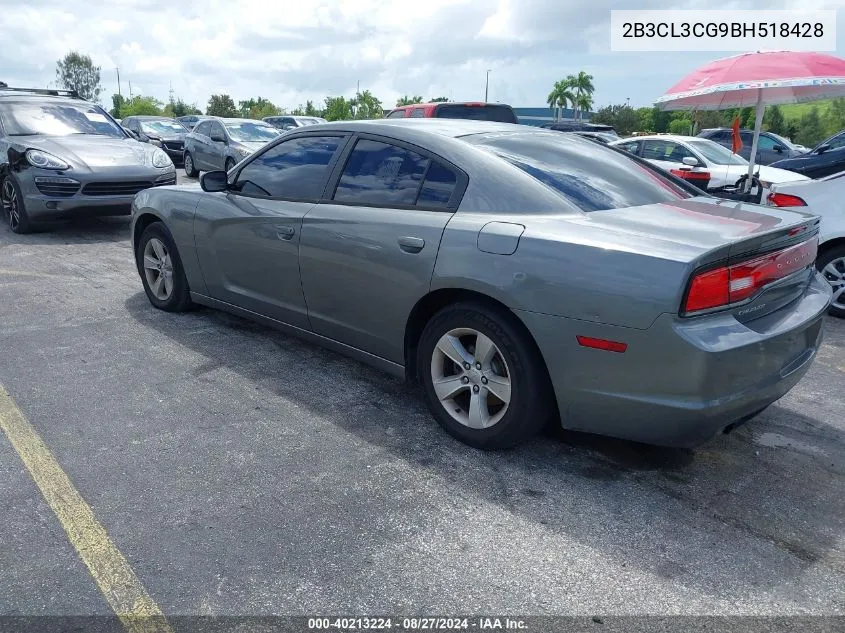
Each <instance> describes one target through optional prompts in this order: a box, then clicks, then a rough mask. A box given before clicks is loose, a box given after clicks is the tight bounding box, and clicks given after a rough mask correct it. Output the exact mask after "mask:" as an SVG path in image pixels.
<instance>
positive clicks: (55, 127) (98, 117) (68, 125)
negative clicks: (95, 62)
mask: <svg viewBox="0 0 845 633" xmlns="http://www.w3.org/2000/svg"><path fill="white" fill-rule="evenodd" d="M0 120H2V121H3V126H4V127H5V128H6V133H7V134H8V135H9V136H69V135H71V134H97V135H100V136H112V137H115V138H126V134H125V133H124V132H123V130H121V129H120V127H118V126H117V124H116V123H114V122H113V121H111V120H110V119H109V118H108V117H107V116H106V115H105V113H104V112H103V111H102V110H101V109H100V108H99V107H97V106H95V105H94V104H91V103H83V102H75V101H71V100H68V101H58V100H56V101H54V100H46V99H45V100H44V101H37V100H34V99H33V100H29V99H28V100H26V101H23V100H21V101H6V100H5V99H4V100H3V101H2V102H0Z"/></svg>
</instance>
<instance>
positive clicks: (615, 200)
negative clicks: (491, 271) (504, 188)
mask: <svg viewBox="0 0 845 633" xmlns="http://www.w3.org/2000/svg"><path fill="white" fill-rule="evenodd" d="M463 140H465V141H467V142H468V143H471V144H473V145H476V146H478V147H480V148H482V149H484V150H486V151H489V152H491V153H493V154H496V155H498V156H499V157H500V158H502V159H504V160H506V161H507V162H509V163H510V164H511V165H514V166H516V167H518V168H519V169H521V170H522V171H524V172H525V173H526V174H528V175H530V176H533V177H534V178H535V179H536V180H537V181H538V183H542V184H543V185H545V186H546V187H548V188H550V189H552V190H554V191H555V192H557V193H558V194H559V195H561V196H562V197H564V198H565V199H566V200H567V201H569V202H570V203H572V204H574V205H575V206H577V207H578V208H580V209H581V210H582V211H603V210H607V209H621V208H625V207H638V206H642V205H647V204H657V203H661V202H674V201H677V200H682V199H685V198H690V197H692V195H693V194H692V193H691V192H690V191H689V190H687V189H684V188H682V187H681V186H680V185H678V184H676V183H675V182H674V181H673V180H670V179H669V178H667V177H666V176H664V175H662V174H661V172H660V170H659V169H657V168H652V167H649V166H646V165H643V164H641V163H639V162H637V161H635V160H633V159H631V158H629V157H628V156H626V155H625V154H623V153H621V152H619V151H616V150H613V149H611V148H609V147H607V146H605V145H600V144H598V143H593V142H591V141H588V140H587V139H582V138H578V137H570V136H568V135H567V136H564V135H561V134H555V133H552V132H539V133H528V134H526V133H524V132H517V133H507V134H501V133H499V134H475V135H471V136H465V137H463Z"/></svg>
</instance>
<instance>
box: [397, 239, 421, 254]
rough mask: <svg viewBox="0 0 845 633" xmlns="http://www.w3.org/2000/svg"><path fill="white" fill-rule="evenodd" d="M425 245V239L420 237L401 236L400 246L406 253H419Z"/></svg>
mask: <svg viewBox="0 0 845 633" xmlns="http://www.w3.org/2000/svg"><path fill="white" fill-rule="evenodd" d="M424 246H425V240H424V239H422V238H419V237H400V238H399V248H401V249H402V250H403V251H405V252H406V253H419V252H420V251H421V250H422V249H423V247H424Z"/></svg>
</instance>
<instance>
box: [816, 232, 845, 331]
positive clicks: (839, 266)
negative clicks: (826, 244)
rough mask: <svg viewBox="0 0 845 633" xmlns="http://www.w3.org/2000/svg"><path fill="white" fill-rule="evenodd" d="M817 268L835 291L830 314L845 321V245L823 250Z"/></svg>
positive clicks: (817, 261)
mask: <svg viewBox="0 0 845 633" xmlns="http://www.w3.org/2000/svg"><path fill="white" fill-rule="evenodd" d="M816 267H817V268H818V269H819V272H821V274H822V277H824V278H825V281H827V283H829V284H830V287H831V288H832V289H833V301H832V302H831V304H830V314H832V315H833V316H836V317H839V318H840V319H845V245H841V246H834V247H833V248H828V249H826V250H823V251H822V252H821V253H820V254H819V257H818V259H817V260H816Z"/></svg>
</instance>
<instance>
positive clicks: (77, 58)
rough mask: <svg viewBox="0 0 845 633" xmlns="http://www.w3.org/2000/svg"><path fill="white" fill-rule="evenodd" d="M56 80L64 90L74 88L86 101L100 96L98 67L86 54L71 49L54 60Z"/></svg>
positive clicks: (94, 99)
mask: <svg viewBox="0 0 845 633" xmlns="http://www.w3.org/2000/svg"><path fill="white" fill-rule="evenodd" d="M56 81H57V82H58V84H59V85H60V86H61V87H62V88H64V89H66V90H76V92H78V93H79V96H80V97H82V98H83V99H87V100H88V101H96V100H97V99H99V97H100V92H102V88H101V87H100V67H99V66H95V65H94V63H93V62H92V61H91V57H90V56H88V55H82V54H81V53H78V52H77V51H71V52H69V53H68V54H67V55H65V56H64V57H63V58H62V59H60V60H59V61H57V62H56Z"/></svg>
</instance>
